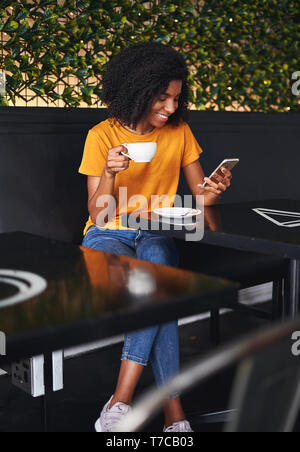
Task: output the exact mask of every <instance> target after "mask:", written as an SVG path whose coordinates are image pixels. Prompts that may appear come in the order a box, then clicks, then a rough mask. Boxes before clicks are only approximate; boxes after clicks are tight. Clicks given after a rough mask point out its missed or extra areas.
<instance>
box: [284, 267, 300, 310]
mask: <svg viewBox="0 0 300 452" xmlns="http://www.w3.org/2000/svg"><path fill="white" fill-rule="evenodd" d="M284 292H285V295H284V296H285V316H286V317H291V318H295V317H296V316H297V314H298V312H299V300H300V261H299V260H297V259H291V261H290V265H289V271H288V275H287V278H286V281H285V288H284Z"/></svg>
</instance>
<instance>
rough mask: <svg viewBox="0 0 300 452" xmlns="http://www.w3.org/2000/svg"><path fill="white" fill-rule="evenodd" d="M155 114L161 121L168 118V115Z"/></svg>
mask: <svg viewBox="0 0 300 452" xmlns="http://www.w3.org/2000/svg"><path fill="white" fill-rule="evenodd" d="M157 116H158V117H159V118H160V119H161V120H162V121H167V120H168V119H169V117H168V116H166V115H162V114H161V113H157Z"/></svg>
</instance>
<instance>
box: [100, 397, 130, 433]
mask: <svg viewBox="0 0 300 452" xmlns="http://www.w3.org/2000/svg"><path fill="white" fill-rule="evenodd" d="M112 398H113V396H111V398H110V399H109V401H108V402H107V403H106V404H105V405H104V408H103V410H102V412H101V414H100V417H99V419H97V421H96V423H95V430H96V432H97V433H100V432H112V431H113V429H114V427H115V426H116V425H117V424H118V423H119V422H121V420H122V418H123V417H124V416H126V414H127V413H129V411H130V410H131V406H129V405H126V404H125V403H123V402H117V403H116V404H115V405H114V406H112V407H111V408H108V407H109V404H110V402H111V399H112Z"/></svg>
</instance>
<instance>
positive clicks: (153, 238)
mask: <svg viewBox="0 0 300 452" xmlns="http://www.w3.org/2000/svg"><path fill="white" fill-rule="evenodd" d="M82 245H83V246H85V247H87V248H93V249H96V250H101V251H107V252H109V253H113V254H121V255H124V256H129V257H135V258H137V259H141V260H145V261H148V262H153V263H156V264H163V265H169V266H173V267H177V266H178V264H179V256H178V251H177V249H176V246H175V244H174V242H173V240H172V239H170V238H169V237H167V236H160V235H158V234H153V233H151V232H148V231H141V230H138V231H132V230H119V229H116V230H113V229H100V228H98V227H96V226H91V227H90V229H89V230H88V232H87V233H86V235H85V237H84V240H83V242H82ZM121 360H122V361H124V360H125V361H133V362H135V363H138V364H142V365H143V366H147V364H148V361H149V360H150V362H151V365H152V369H153V373H154V377H155V381H156V383H157V385H158V386H161V385H163V384H164V383H166V382H167V381H168V380H169V379H170V378H171V377H173V376H175V375H176V374H178V372H179V340H178V322H177V321H176V322H170V323H166V324H163V325H158V326H154V327H150V328H146V329H142V330H138V331H133V332H131V333H128V334H126V335H125V340H124V346H123V351H122V357H121ZM178 396H179V394H178V393H176V394H173V395H172V396H171V397H170V398H175V397H178Z"/></svg>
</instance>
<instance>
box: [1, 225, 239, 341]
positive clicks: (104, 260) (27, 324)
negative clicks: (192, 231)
mask: <svg viewBox="0 0 300 452" xmlns="http://www.w3.org/2000/svg"><path fill="white" fill-rule="evenodd" d="M0 249H1V255H0V268H11V269H18V270H22V271H29V272H33V273H36V274H38V275H40V276H42V277H43V278H45V279H46V281H47V283H48V286H47V288H46V289H45V291H44V292H43V293H42V294H41V295H39V296H37V297H34V298H33V299H30V300H28V301H25V302H24V303H23V304H19V305H16V306H11V307H6V308H2V309H1V299H2V300H3V299H5V297H7V296H8V295H10V289H9V287H6V286H5V284H1V285H0V313H1V316H0V330H2V331H5V332H6V333H7V334H9V333H14V332H20V331H22V333H23V332H25V331H31V330H35V329H41V328H49V327H51V326H55V325H64V324H71V323H74V322H75V323H76V322H82V321H86V320H89V319H96V318H101V317H105V316H112V315H115V314H118V313H122V312H123V311H124V310H126V312H127V313H128V312H136V311H139V310H141V309H143V307H145V306H151V307H153V308H154V307H155V306H157V305H162V306H163V305H165V304H167V303H171V302H173V301H174V300H176V299H180V298H181V297H185V298H186V299H187V300H188V298H189V297H195V296H196V295H197V296H198V297H199V298H201V295H205V294H206V293H209V292H210V291H218V290H219V291H222V290H223V289H224V290H225V289H226V288H230V287H232V284H230V283H228V282H226V281H224V280H220V279H216V278H211V277H209V276H205V275H201V274H197V273H192V272H189V271H183V270H178V269H175V268H171V267H167V266H162V265H157V264H151V263H149V262H145V261H140V260H137V259H134V258H129V257H125V256H119V255H113V254H110V253H105V252H102V251H95V250H92V249H89V248H84V247H76V246H73V245H70V244H67V243H63V242H57V241H53V240H48V239H44V238H41V237H36V236H32V235H30V234H25V233H15V234H0Z"/></svg>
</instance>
